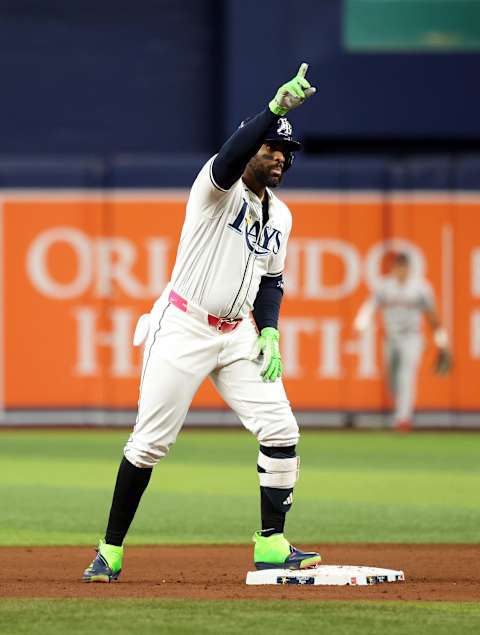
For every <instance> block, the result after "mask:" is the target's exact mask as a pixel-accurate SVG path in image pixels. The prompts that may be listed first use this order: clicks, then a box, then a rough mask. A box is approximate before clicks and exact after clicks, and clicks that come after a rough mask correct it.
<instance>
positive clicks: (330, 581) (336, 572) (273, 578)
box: [246, 564, 405, 586]
mask: <svg viewBox="0 0 480 635" xmlns="http://www.w3.org/2000/svg"><path fill="white" fill-rule="evenodd" d="M404 581H405V575H404V573H403V571H395V570H394V569H379V568H378V567H355V566H351V565H323V564H322V565H319V566H318V567H315V568H313V569H303V570H302V571H298V570H296V571H292V570H289V569H265V570H264V571H249V572H248V573H247V579H246V583H247V584H306V585H312V584H313V585H319V586H320V585H323V586H325V585H326V586H339V585H352V586H366V585H369V584H381V583H382V582H404Z"/></svg>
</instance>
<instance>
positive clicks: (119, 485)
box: [105, 457, 152, 547]
mask: <svg viewBox="0 0 480 635" xmlns="http://www.w3.org/2000/svg"><path fill="white" fill-rule="evenodd" d="M151 475H152V468H143V467H135V466H134V465H132V464H131V463H130V461H127V459H126V458H125V457H123V459H122V462H121V463H120V467H119V469H118V475H117V482H116V483H115V490H114V492H113V500H112V506H111V508H110V517H109V519H108V526H107V532H106V534H105V542H106V543H107V544H109V545H117V546H118V547H120V546H121V545H122V544H123V541H124V539H125V536H126V534H127V531H128V529H129V527H130V525H131V523H132V520H133V517H134V516H135V512H136V511H137V507H138V504H139V503H140V499H141V498H142V494H143V492H144V491H145V489H146V487H147V485H148V482H149V480H150V476H151Z"/></svg>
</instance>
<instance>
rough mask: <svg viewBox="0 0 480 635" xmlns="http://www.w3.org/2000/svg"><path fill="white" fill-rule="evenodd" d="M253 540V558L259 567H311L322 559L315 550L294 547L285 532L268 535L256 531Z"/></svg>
mask: <svg viewBox="0 0 480 635" xmlns="http://www.w3.org/2000/svg"><path fill="white" fill-rule="evenodd" d="M253 542H254V543H255V549H254V553H253V560H254V562H255V566H256V568H257V569H311V568H312V567H316V566H317V565H319V564H320V562H321V561H322V558H321V556H320V554H319V553H316V552H315V551H300V549H296V548H295V547H292V545H291V544H290V543H289V542H288V540H287V539H286V538H285V536H284V535H283V534H273V536H268V537H267V536H263V535H262V532H261V531H256V532H255V533H254V535H253Z"/></svg>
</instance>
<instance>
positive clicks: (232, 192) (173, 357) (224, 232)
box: [125, 158, 299, 487]
mask: <svg viewBox="0 0 480 635" xmlns="http://www.w3.org/2000/svg"><path fill="white" fill-rule="evenodd" d="M213 159H214V158H212V159H210V160H209V161H208V162H207V163H206V164H205V165H204V167H203V168H202V170H201V171H200V173H199V175H198V176H197V178H196V180H195V182H194V184H193V186H192V189H191V192H190V197H189V199H188V203H187V210H186V217H185V223H184V226H183V230H182V234H181V238H180V244H179V248H178V253H177V259H176V263H175V267H174V270H173V273H172V278H171V281H170V283H169V284H168V286H167V288H166V289H165V291H164V293H163V294H162V296H161V297H160V298H159V299H158V300H157V302H156V303H155V305H154V307H153V309H152V311H151V313H150V314H149V315H145V316H142V318H141V319H140V321H139V323H138V325H137V330H136V334H135V340H134V343H136V344H137V345H138V344H140V343H141V342H143V341H145V352H144V361H143V370H142V379H141V385H140V398H139V402H138V417H137V422H136V425H135V428H134V430H133V433H132V435H131V437H130V439H129V441H128V442H127V445H126V447H125V456H126V458H127V459H128V460H129V461H130V463H132V464H133V465H135V466H137V467H152V466H154V465H155V464H156V463H157V462H158V461H159V459H161V458H162V457H164V456H165V455H166V454H167V452H168V449H169V447H170V446H171V444H172V443H174V441H175V440H176V437H177V435H178V432H179V431H180V428H181V427H182V424H183V421H184V419H185V416H186V414H187V411H188V408H189V406H190V403H191V401H192V399H193V396H194V395H195V393H196V391H197V389H198V388H199V386H200V384H201V383H202V381H203V380H204V379H205V378H206V377H210V379H211V380H212V381H213V382H214V384H215V386H216V388H217V389H218V391H219V393H220V394H221V396H222V397H223V398H224V400H225V401H226V402H227V404H228V405H229V406H230V407H231V408H232V409H233V410H234V411H235V412H236V413H237V415H238V416H239V418H240V419H241V421H242V423H243V424H244V426H245V427H246V428H247V429H248V430H250V431H251V432H252V433H253V434H254V435H255V436H256V438H257V439H258V441H259V442H260V443H261V444H262V445H265V446H274V447H278V446H291V445H295V444H296V443H297V441H298V438H299V432H298V426H297V422H296V420H295V417H294V415H293V413H292V410H291V408H290V403H289V401H288V399H287V397H286V394H285V390H284V387H283V383H282V381H281V380H277V381H276V382H273V383H266V382H263V381H262V378H261V375H260V366H261V362H259V361H252V360H251V357H252V351H253V350H254V348H255V344H256V340H257V331H256V327H255V324H254V321H253V318H252V317H251V311H252V309H253V304H254V300H255V297H256V295H257V292H258V288H259V284H260V280H261V278H262V276H274V277H275V276H278V275H279V274H281V273H282V271H283V268H284V264H285V255H286V249H287V240H288V236H289V234H290V229H291V225H292V217H291V213H290V210H289V209H288V207H287V206H286V205H285V204H284V203H283V202H282V201H280V200H279V199H278V198H277V197H276V196H275V195H274V194H273V193H272V192H271V191H270V190H269V189H267V194H266V195H267V196H268V197H269V218H268V222H267V223H266V225H265V226H263V223H262V204H261V201H260V199H259V198H258V197H257V196H256V194H254V193H253V192H252V191H251V190H249V188H248V187H247V186H246V185H245V183H244V182H243V180H242V179H241V178H240V179H239V180H238V181H237V182H236V183H234V185H233V186H232V187H231V188H230V189H229V190H223V189H222V188H220V187H219V186H218V185H217V184H216V183H215V182H214V180H213V176H212V174H211V165H212V162H213ZM209 315H210V317H211V316H212V315H213V316H216V317H219V318H226V319H228V320H233V319H239V318H242V321H241V322H240V324H239V326H238V327H237V328H235V330H232V332H229V333H222V332H220V331H218V330H216V329H214V328H212V326H211V325H209V321H208V318H209ZM296 461H297V459H295V465H296ZM284 462H285V460H284ZM285 465H286V463H285ZM291 473H292V476H291V478H290V472H288V473H287V474H288V476H289V478H290V480H291V485H289V486H292V487H293V484H294V482H295V479H296V468H295V470H294V469H292V472H291ZM289 483H290V481H289Z"/></svg>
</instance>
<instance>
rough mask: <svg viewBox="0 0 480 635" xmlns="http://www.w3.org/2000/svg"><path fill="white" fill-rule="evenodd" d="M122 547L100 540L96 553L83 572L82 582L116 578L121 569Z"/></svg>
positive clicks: (108, 580)
mask: <svg viewBox="0 0 480 635" xmlns="http://www.w3.org/2000/svg"><path fill="white" fill-rule="evenodd" d="M122 562H123V547H116V546H115V545H107V543H106V542H105V541H104V540H100V542H99V543H98V547H97V555H96V557H95V559H94V560H93V562H92V563H91V565H90V566H89V567H88V569H85V571H84V572H83V581H84V582H112V581H115V580H117V579H118V576H119V575H120V572H121V570H122Z"/></svg>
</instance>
